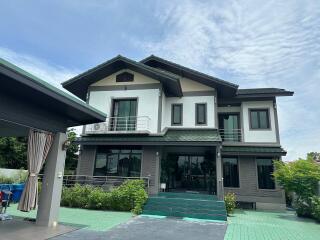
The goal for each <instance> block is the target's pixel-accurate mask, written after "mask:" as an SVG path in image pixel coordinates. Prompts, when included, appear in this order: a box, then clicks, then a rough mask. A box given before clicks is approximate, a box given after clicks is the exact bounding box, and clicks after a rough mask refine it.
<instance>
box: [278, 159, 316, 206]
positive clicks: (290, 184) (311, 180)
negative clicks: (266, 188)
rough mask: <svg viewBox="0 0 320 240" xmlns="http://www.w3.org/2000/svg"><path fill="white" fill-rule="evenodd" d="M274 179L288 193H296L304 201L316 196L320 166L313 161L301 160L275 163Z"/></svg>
mask: <svg viewBox="0 0 320 240" xmlns="http://www.w3.org/2000/svg"><path fill="white" fill-rule="evenodd" d="M274 165H275V171H274V174H273V175H274V177H275V179H276V181H277V182H278V183H279V184H280V185H281V186H283V187H284V188H285V190H286V191H287V192H295V193H296V194H297V196H298V198H301V199H302V200H303V201H305V200H306V199H308V198H310V197H312V196H313V195H315V194H316V191H317V186H318V182H319V181H320V165H318V164H316V163H315V162H314V161H313V160H310V159H308V160H304V159H299V160H297V161H294V162H289V163H284V162H281V161H275V162H274Z"/></svg>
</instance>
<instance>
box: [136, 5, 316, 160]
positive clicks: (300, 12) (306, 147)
mask: <svg viewBox="0 0 320 240" xmlns="http://www.w3.org/2000/svg"><path fill="white" fill-rule="evenodd" d="M156 9H157V12H156V16H157V17H158V19H159V21H160V22H161V24H162V25H163V29H165V30H164V33H163V38H160V39H156V40H154V41H151V42H145V41H144V42H139V40H135V43H136V44H137V46H141V49H143V50H144V51H145V52H146V53H147V54H150V53H153V54H156V55H159V56H161V57H164V58H167V59H169V60H172V61H175V62H178V63H180V64H183V65H186V66H189V67H192V68H195V69H198V70H200V71H204V72H207V73H209V74H212V75H216V76H218V77H219V74H221V73H222V74H224V75H225V76H228V78H229V79H228V80H230V81H232V82H234V83H237V84H239V85H240V87H242V88H246V87H280V88H287V89H289V90H294V91H295V93H296V94H295V96H294V97H291V98H280V99H278V105H279V108H278V109H279V118H280V129H281V137H282V144H283V146H284V147H285V148H286V149H287V150H288V156H287V157H286V159H294V158H297V157H304V156H305V154H306V152H308V151H316V150H317V151H320V142H319V141H317V139H318V138H319V136H320V128H319V127H318V126H319V124H318V121H319V119H320V108H319V105H320V94H318V89H319V87H320V70H319V69H320V41H319V39H320V27H319V26H320V5H319V2H318V1H317V0H307V1H298V0H296V1H292V0H287V1H278V0H270V1H256V0H247V1H228V0H226V1H215V2H213V1H209V2H207V1H191V0H190V1H184V2H183V4H181V2H180V1H178V0H176V1H170V2H169V1H168V2H165V3H163V1H161V2H159V4H158V7H157V8H156ZM220 77H221V76H220ZM230 78H231V79H230Z"/></svg>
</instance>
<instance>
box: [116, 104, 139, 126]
mask: <svg viewBox="0 0 320 240" xmlns="http://www.w3.org/2000/svg"><path fill="white" fill-rule="evenodd" d="M136 115H137V100H136V99H121V100H120V99H119V100H118V99H117V100H114V101H113V113H112V119H111V124H110V128H111V130H113V131H134V130H136V125H137V117H136Z"/></svg>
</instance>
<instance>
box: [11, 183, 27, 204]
mask: <svg viewBox="0 0 320 240" xmlns="http://www.w3.org/2000/svg"><path fill="white" fill-rule="evenodd" d="M23 189H24V183H23V184H12V190H11V191H12V196H11V200H12V201H13V202H15V203H16V202H19V201H20V198H21V195H22V192H23Z"/></svg>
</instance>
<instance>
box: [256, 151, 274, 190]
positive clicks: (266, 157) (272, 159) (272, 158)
mask: <svg viewBox="0 0 320 240" xmlns="http://www.w3.org/2000/svg"><path fill="white" fill-rule="evenodd" d="M259 159H271V161H272V167H273V172H274V165H273V162H274V161H276V160H277V159H275V158H274V157H269V156H265V157H264V156H261V157H255V163H256V176H257V189H258V190H263V191H271V192H274V191H277V183H276V181H275V179H273V183H274V188H260V185H259V171H258V160H259ZM271 179H272V178H271Z"/></svg>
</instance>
